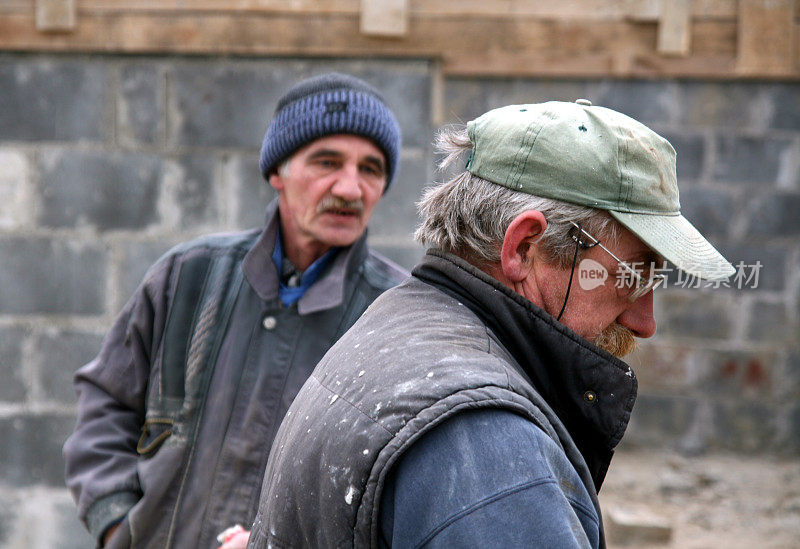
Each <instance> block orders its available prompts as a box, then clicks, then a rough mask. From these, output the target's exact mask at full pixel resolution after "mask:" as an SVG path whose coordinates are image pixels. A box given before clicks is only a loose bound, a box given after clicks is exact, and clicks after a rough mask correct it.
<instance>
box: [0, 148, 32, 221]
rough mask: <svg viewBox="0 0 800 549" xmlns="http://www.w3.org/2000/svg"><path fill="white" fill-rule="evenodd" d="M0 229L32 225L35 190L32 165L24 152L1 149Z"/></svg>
mask: <svg viewBox="0 0 800 549" xmlns="http://www.w3.org/2000/svg"><path fill="white" fill-rule="evenodd" d="M0 196H2V197H3V200H2V201H0V229H14V228H17V227H21V226H24V225H26V224H29V223H31V221H32V219H31V218H32V217H33V208H34V206H33V189H32V183H31V180H30V163H29V161H28V157H27V155H26V154H24V153H23V152H22V151H18V150H14V149H9V148H0Z"/></svg>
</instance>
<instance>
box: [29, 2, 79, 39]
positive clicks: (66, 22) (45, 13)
mask: <svg viewBox="0 0 800 549" xmlns="http://www.w3.org/2000/svg"><path fill="white" fill-rule="evenodd" d="M75 20H76V17H75V0H36V30H38V31H40V32H64V31H67V32H69V31H72V30H74V29H75V24H76V23H75Z"/></svg>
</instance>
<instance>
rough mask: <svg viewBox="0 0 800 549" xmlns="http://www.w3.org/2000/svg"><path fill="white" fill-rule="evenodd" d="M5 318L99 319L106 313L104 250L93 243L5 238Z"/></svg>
mask: <svg viewBox="0 0 800 549" xmlns="http://www.w3.org/2000/svg"><path fill="white" fill-rule="evenodd" d="M0 257H6V258H12V257H13V258H14V260H13V261H2V262H0V313H1V314H74V315H93V314H102V313H103V312H104V311H105V284H106V281H105V273H106V262H107V258H106V255H105V253H104V250H103V249H102V248H101V247H100V246H98V245H96V244H93V243H85V242H79V241H75V240H60V239H47V238H36V237H32V238H23V237H4V238H0Z"/></svg>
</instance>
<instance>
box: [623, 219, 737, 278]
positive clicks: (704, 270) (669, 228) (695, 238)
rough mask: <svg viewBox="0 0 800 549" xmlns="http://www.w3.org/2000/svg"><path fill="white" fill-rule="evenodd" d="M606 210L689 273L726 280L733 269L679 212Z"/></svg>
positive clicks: (651, 246) (653, 248) (657, 251)
mask: <svg viewBox="0 0 800 549" xmlns="http://www.w3.org/2000/svg"><path fill="white" fill-rule="evenodd" d="M608 213H610V214H611V215H612V216H613V217H614V218H615V219H617V221H619V222H620V223H622V224H623V225H624V226H625V227H627V228H628V229H629V230H630V231H631V232H632V233H633V234H635V235H636V236H638V237H639V238H640V239H641V240H642V242H644V243H645V244H647V245H648V246H649V247H650V248H651V249H652V250H653V251H655V252H656V253H658V254H659V255H661V256H662V257H663V258H664V259H666V260H667V261H669V262H670V263H672V264H673V265H675V266H676V267H678V268H679V269H680V270H682V271H684V272H686V273H688V274H690V275H694V276H697V277H699V278H702V279H704V280H725V279H727V278H728V277H730V276H731V275H732V274H734V273H735V272H736V269H734V268H733V265H731V264H730V263H728V261H727V260H726V259H725V258H724V257H722V255H721V254H720V253H719V252H718V251H717V250H716V249H715V248H714V246H712V245H711V243H709V242H708V240H706V239H705V238H704V237H703V235H701V234H700V231H698V230H697V229H695V227H694V225H692V224H691V223H690V222H689V220H688V219H686V218H685V217H683V216H682V215H649V214H634V213H626V212H615V211H609V212H608Z"/></svg>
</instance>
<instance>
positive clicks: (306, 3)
mask: <svg viewBox="0 0 800 549" xmlns="http://www.w3.org/2000/svg"><path fill="white" fill-rule="evenodd" d="M80 7H81V10H82V11H83V10H85V11H91V12H113V13H136V12H178V13H185V14H191V13H192V12H231V13H235V12H255V13H296V14H335V13H339V14H342V13H349V14H356V13H359V11H360V10H361V0H291V1H290V2H287V1H286V0H81V6H80Z"/></svg>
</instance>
